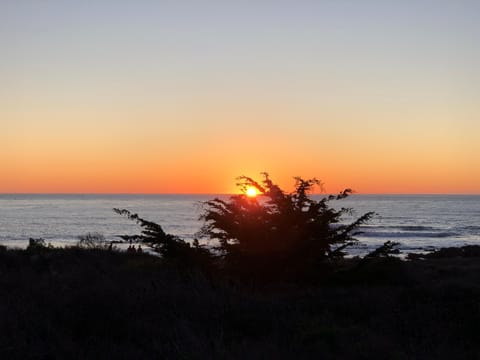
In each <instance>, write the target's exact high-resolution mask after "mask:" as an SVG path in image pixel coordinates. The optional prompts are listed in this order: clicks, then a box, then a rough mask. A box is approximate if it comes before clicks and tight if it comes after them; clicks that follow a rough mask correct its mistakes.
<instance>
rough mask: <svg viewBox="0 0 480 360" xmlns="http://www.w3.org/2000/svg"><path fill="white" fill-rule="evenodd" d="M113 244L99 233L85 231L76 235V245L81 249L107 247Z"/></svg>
mask: <svg viewBox="0 0 480 360" xmlns="http://www.w3.org/2000/svg"><path fill="white" fill-rule="evenodd" d="M112 246H113V244H112V243H110V242H108V241H106V240H105V236H103V235H102V234H100V233H86V234H85V235H80V236H79V237H78V242H77V247H79V248H82V249H108V248H112Z"/></svg>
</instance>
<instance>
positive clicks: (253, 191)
mask: <svg viewBox="0 0 480 360" xmlns="http://www.w3.org/2000/svg"><path fill="white" fill-rule="evenodd" d="M245 194H247V196H248V197H255V196H257V195H258V191H257V189H256V188H254V187H253V186H250V187H248V188H247V190H246V191H245Z"/></svg>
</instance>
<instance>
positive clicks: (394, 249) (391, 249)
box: [365, 240, 400, 259]
mask: <svg viewBox="0 0 480 360" xmlns="http://www.w3.org/2000/svg"><path fill="white" fill-rule="evenodd" d="M399 245H400V243H398V242H396V241H390V240H389V241H386V242H384V243H383V245H381V246H379V247H378V248H376V249H375V250H373V251H372V252H370V253H368V254H367V255H365V258H367V259H368V258H378V257H388V256H391V255H397V254H400V250H399V249H398V246H399Z"/></svg>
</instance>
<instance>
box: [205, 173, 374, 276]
mask: <svg viewBox="0 0 480 360" xmlns="http://www.w3.org/2000/svg"><path fill="white" fill-rule="evenodd" d="M238 180H239V183H238V184H237V185H238V186H240V188H241V189H242V190H243V194H239V195H233V196H231V197H230V198H229V199H228V200H222V199H219V198H215V199H213V200H210V201H207V202H205V203H204V206H205V208H204V213H203V214H202V216H201V219H203V220H204V221H205V224H204V226H203V227H202V229H201V230H200V232H199V236H201V237H206V238H209V239H215V240H218V241H219V246H218V247H217V250H218V251H219V253H220V255H221V256H222V257H223V259H224V264H225V266H226V267H227V268H230V269H231V270H233V271H240V272H247V273H252V272H256V273H257V274H258V275H260V273H269V272H271V273H276V274H278V273H279V272H281V273H284V274H285V273H290V274H292V275H299V274H301V273H308V272H311V271H313V270H314V269H316V268H318V266H319V265H321V264H322V263H323V264H324V263H325V262H326V260H331V259H334V258H338V257H342V256H343V255H344V252H343V250H344V249H345V248H346V247H348V246H350V245H352V244H354V243H355V242H356V241H357V240H356V239H355V238H354V236H355V234H357V233H358V232H356V231H357V228H358V227H359V226H360V225H361V224H363V223H365V222H366V221H368V220H369V219H370V218H371V217H372V216H373V213H372V212H369V213H366V214H364V215H362V216H361V217H359V218H358V219H357V220H355V221H354V222H353V223H350V224H343V223H341V217H342V215H344V214H346V213H349V214H351V213H352V209H349V208H341V209H340V210H336V209H334V208H332V207H330V206H329V204H328V203H329V202H330V201H332V200H341V199H343V198H346V197H347V196H348V195H350V194H351V193H352V190H350V189H346V190H344V191H342V192H340V193H339V194H337V195H330V196H325V197H323V198H322V199H321V200H319V201H315V200H313V199H312V198H311V197H310V192H311V190H312V188H313V187H314V186H316V185H319V186H320V185H321V184H320V182H319V181H318V180H317V179H315V178H313V179H308V180H304V179H302V178H300V177H296V178H295V190H294V191H293V192H292V193H286V192H285V191H283V190H282V189H281V188H280V187H279V186H278V185H276V184H274V183H273V182H272V180H271V179H270V178H269V176H268V174H267V173H263V180H262V181H261V182H260V183H259V182H257V181H255V180H253V179H252V178H250V177H246V176H241V177H239V178H238ZM249 187H254V188H256V189H257V191H258V192H259V193H260V196H259V197H253V198H252V197H248V196H247V195H246V194H245V191H246V189H248V188H249Z"/></svg>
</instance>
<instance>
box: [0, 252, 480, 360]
mask: <svg viewBox="0 0 480 360" xmlns="http://www.w3.org/2000/svg"><path fill="white" fill-rule="evenodd" d="M341 268H342V270H338V271H335V272H333V273H331V274H329V275H326V276H325V277H324V278H323V279H322V280H321V281H320V282H317V283H315V284H312V283H310V284H301V285H299V284H292V283H289V284H286V283H280V282H270V283H268V284H265V283H261V282H259V281H256V280H255V279H251V280H250V281H246V282H243V283H238V282H236V281H234V280H231V279H225V278H222V277H217V276H213V277H212V276H204V275H202V274H201V273H199V272H198V271H194V270H184V269H179V268H178V267H177V266H174V265H167V264H164V263H162V261H161V260H160V259H158V258H155V257H150V256H148V255H144V254H143V255H142V254H127V253H117V252H114V251H106V250H103V251H101V250H79V249H66V250H65V249H63V250H62V249H42V250H41V251H40V250H37V251H20V250H18V251H13V250H10V251H7V250H5V249H3V250H1V251H0V319H1V321H0V358H2V359H12V358H13V359H15V358H18V359H28V358H32V359H51V358H69V359H84V358H115V359H131V358H141V359H160V358H167V359H178V358H183V359H205V358H231V359H266V358H272V359H288V358H297V359H303V358H322V359H338V358H342V359H387V358H388V359H428V358H431V359H453V358H455V359H474V358H479V357H480V345H479V344H480V258H477V257H470V258H465V257H454V258H438V259H426V260H415V261H411V262H402V261H399V260H397V259H391V258H384V259H371V260H368V261H365V260H364V261H359V260H350V261H346V262H345V263H344V264H343V265H342V267H341Z"/></svg>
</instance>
